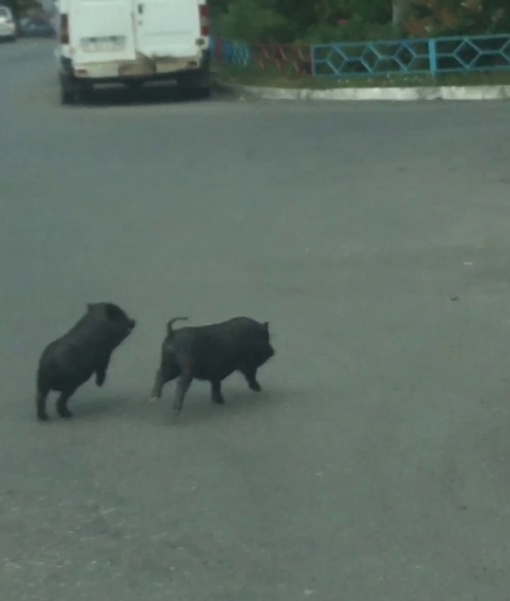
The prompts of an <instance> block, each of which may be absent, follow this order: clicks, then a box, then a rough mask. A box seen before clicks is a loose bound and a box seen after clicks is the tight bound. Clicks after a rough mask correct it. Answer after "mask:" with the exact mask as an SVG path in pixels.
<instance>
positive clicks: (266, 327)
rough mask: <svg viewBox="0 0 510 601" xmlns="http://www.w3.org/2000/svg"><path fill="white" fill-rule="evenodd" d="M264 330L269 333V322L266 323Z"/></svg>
mask: <svg viewBox="0 0 510 601" xmlns="http://www.w3.org/2000/svg"><path fill="white" fill-rule="evenodd" d="M264 329H265V330H266V332H269V322H268V321H265V322H264Z"/></svg>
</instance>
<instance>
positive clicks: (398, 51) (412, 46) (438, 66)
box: [311, 34, 510, 77]
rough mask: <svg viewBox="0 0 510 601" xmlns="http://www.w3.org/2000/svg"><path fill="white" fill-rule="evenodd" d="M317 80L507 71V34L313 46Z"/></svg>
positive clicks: (509, 38)
mask: <svg viewBox="0 0 510 601" xmlns="http://www.w3.org/2000/svg"><path fill="white" fill-rule="evenodd" d="M311 55H312V74H313V75H315V76H317V77H354V76H361V77H363V76H365V77H366V76H369V77H370V76H372V77H373V76H384V75H394V74H407V75H423V74H425V73H427V74H430V75H437V74H441V73H469V72H476V71H501V70H510V34H508V35H494V36H472V37H439V38H428V39H412V38H409V39H406V40H378V41H374V42H353V43H342V44H313V45H312V48H311Z"/></svg>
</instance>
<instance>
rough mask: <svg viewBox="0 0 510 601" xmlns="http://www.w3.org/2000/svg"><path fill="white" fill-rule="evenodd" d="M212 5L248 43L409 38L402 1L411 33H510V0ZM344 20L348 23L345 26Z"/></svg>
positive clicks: (294, 0) (228, 29)
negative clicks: (397, 19) (396, 20)
mask: <svg viewBox="0 0 510 601" xmlns="http://www.w3.org/2000/svg"><path fill="white" fill-rule="evenodd" d="M12 1H16V0H12ZM18 1H21V0H18ZM23 1H30V0H23ZM209 3H210V5H211V7H212V8H213V10H215V11H216V10H217V11H220V12H221V14H222V15H223V16H222V17H221V19H220V20H219V23H220V31H219V33H220V34H221V35H222V36H224V37H227V38H231V39H237V40H240V41H245V42H248V43H257V42H260V43H271V42H280V43H290V42H296V41H299V42H309V43H312V42H316V43H328V42H337V41H363V40H370V39H381V38H384V39H393V38H395V37H403V35H405V34H403V33H402V31H399V30H398V29H397V28H395V27H394V26H392V20H393V17H394V16H396V14H397V13H395V15H393V14H392V10H393V9H394V8H395V7H396V6H397V5H398V6H399V7H400V9H401V10H403V11H404V13H405V14H406V15H407V14H409V16H410V22H411V23H410V26H408V27H407V19H406V21H405V22H406V31H407V32H408V33H410V34H411V35H419V36H422V35H441V34H443V35H448V34H449V35H455V34H467V35H469V34H480V33H482V34H483V33H501V32H508V31H510V0H463V1H462V2H461V1H460V0H398V1H397V0H209ZM401 14H402V13H401ZM340 19H342V20H343V21H344V24H342V25H340V24H339V22H338V21H339V20H340ZM400 25H401V24H400Z"/></svg>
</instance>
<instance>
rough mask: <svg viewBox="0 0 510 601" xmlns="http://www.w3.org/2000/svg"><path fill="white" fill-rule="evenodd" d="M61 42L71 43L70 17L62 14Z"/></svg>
mask: <svg viewBox="0 0 510 601" xmlns="http://www.w3.org/2000/svg"><path fill="white" fill-rule="evenodd" d="M60 43H61V44H69V17H68V16H67V15H66V14H62V15H60Z"/></svg>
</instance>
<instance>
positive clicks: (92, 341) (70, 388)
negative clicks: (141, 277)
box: [37, 303, 136, 421]
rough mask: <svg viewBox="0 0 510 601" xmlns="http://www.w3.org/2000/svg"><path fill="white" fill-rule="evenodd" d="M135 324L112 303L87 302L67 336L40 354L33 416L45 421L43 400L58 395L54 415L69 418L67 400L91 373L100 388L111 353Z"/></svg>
mask: <svg viewBox="0 0 510 601" xmlns="http://www.w3.org/2000/svg"><path fill="white" fill-rule="evenodd" d="M135 325H136V322H135V321H134V320H133V319H130V318H129V317H128V316H127V315H126V313H124V311H123V310H122V309H121V308H120V307H118V306H117V305H115V304H113V303H88V304H87V312H86V313H85V315H84V316H83V317H82V318H81V319H80V320H79V321H78V323H77V324H76V325H75V326H73V327H72V328H71V329H70V330H69V332H67V334H64V335H63V336H62V337H61V338H58V339H57V340H54V341H53V342H51V343H50V344H49V345H48V346H47V347H46V348H45V349H44V351H43V352H42V355H41V358H40V359H39V367H38V370H37V417H38V418H39V419H40V420H42V421H46V420H47V419H48V414H47V413H46V399H47V397H48V394H49V393H50V391H52V390H55V391H57V392H60V397H59V398H58V400H57V412H58V414H59V415H60V417H63V418H69V417H72V413H71V411H69V409H68V408H67V403H68V401H69V398H70V397H71V396H72V395H73V394H74V392H75V391H76V389H77V388H79V387H80V386H81V385H82V384H84V383H85V382H86V381H87V380H88V379H89V378H90V377H91V376H92V374H94V373H95V374H96V384H97V385H98V386H102V385H103V384H104V382H105V379H106V370H107V369H108V364H109V362H110V357H111V354H112V352H113V351H114V350H115V349H116V348H117V347H118V346H119V344H120V343H121V342H122V341H123V340H124V339H125V338H127V337H128V336H129V334H130V333H131V331H132V330H133V328H134V327H135Z"/></svg>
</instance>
